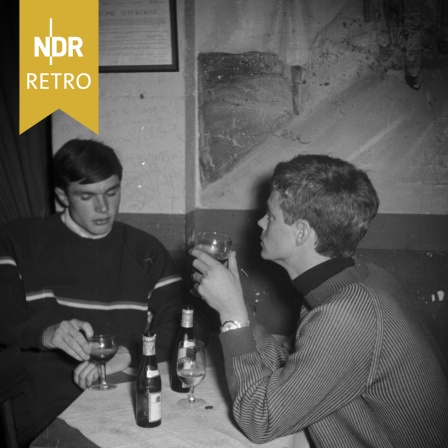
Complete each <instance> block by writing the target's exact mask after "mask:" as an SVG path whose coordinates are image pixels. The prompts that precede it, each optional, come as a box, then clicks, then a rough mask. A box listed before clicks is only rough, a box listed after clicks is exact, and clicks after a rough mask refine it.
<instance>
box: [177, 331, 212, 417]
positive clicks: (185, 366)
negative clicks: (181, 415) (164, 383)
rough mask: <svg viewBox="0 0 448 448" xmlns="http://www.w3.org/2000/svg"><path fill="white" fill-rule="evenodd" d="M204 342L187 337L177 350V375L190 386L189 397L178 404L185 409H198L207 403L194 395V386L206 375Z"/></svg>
mask: <svg viewBox="0 0 448 448" xmlns="http://www.w3.org/2000/svg"><path fill="white" fill-rule="evenodd" d="M205 364H206V363H205V349H204V343H203V342H202V341H199V340H198V339H187V340H185V341H181V342H179V349H178V352H177V363H176V367H177V376H178V377H179V379H180V380H181V381H182V383H183V384H185V386H187V387H188V388H189V392H188V396H187V398H183V399H182V400H179V401H178V402H177V404H178V405H179V406H180V407H182V408H183V409H197V408H198V407H201V406H204V405H205V400H203V399H202V398H196V397H195V396H194V388H195V387H196V386H197V385H198V384H199V383H200V382H201V381H202V380H203V379H204V377H205V367H206V365H205Z"/></svg>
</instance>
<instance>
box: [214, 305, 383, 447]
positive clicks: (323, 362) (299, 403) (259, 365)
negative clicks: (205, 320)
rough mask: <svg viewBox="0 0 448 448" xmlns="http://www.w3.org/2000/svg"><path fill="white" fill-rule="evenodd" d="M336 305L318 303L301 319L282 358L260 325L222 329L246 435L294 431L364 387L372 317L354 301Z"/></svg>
mask: <svg viewBox="0 0 448 448" xmlns="http://www.w3.org/2000/svg"><path fill="white" fill-rule="evenodd" d="M362 299H363V298H362V297H361V298H360V301H361V302H362ZM336 302H337V301H336ZM336 302H335V303H336ZM333 305H334V306H333ZM333 305H330V306H327V307H317V308H315V309H314V310H312V311H311V312H310V313H309V314H308V315H307V316H306V317H305V318H304V319H303V321H302V322H301V324H300V326H299V328H298V330H297V334H296V342H295V351H294V352H293V353H291V354H290V355H289V356H287V357H286V358H285V359H284V361H283V360H282V356H281V355H282V350H281V348H280V347H279V346H278V345H277V344H276V343H275V342H274V340H273V338H272V337H270V336H269V335H267V333H266V332H265V330H264V329H263V328H262V327H261V326H260V325H258V324H257V325H254V326H253V327H249V328H243V329H240V330H234V331H231V332H227V333H224V334H223V335H221V342H222V344H223V347H224V356H225V363H226V376H227V379H228V384H229V389H230V393H231V396H232V399H233V414H234V417H235V419H236V421H237V422H238V424H239V426H240V427H241V429H242V430H243V431H244V432H245V434H246V436H247V437H248V438H249V439H250V440H251V441H253V442H255V443H265V442H268V441H270V440H273V439H275V438H278V437H282V436H286V435H288V434H292V433H295V432H297V431H299V430H301V429H303V428H305V427H307V426H309V425H310V424H313V423H315V422H317V421H319V420H320V419H322V418H323V417H325V416H327V415H329V414H331V413H332V412H334V411H335V410H336V409H338V408H342V407H343V406H345V404H347V403H348V402H350V401H351V400H352V399H353V398H354V397H356V396H359V395H360V394H361V393H362V392H363V390H364V389H365V387H366V386H367V381H368V378H369V371H370V368H371V357H372V352H373V347H374V344H375V341H376V339H375V329H376V328H375V326H374V323H373V319H369V318H366V317H363V316H365V315H366V314H365V310H364V312H361V310H360V309H359V307H358V308H357V307H355V308H351V307H348V306H344V305H342V306H341V305H335V304H333ZM371 315H374V313H373V312H372V313H371Z"/></svg>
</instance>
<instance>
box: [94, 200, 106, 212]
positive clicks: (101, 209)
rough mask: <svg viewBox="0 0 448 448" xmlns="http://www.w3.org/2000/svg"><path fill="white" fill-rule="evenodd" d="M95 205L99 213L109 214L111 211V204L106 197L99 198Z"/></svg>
mask: <svg viewBox="0 0 448 448" xmlns="http://www.w3.org/2000/svg"><path fill="white" fill-rule="evenodd" d="M96 199H97V200H96V204H95V211H96V212H98V213H107V211H108V210H109V203H108V201H107V198H106V197H105V196H97V198H96Z"/></svg>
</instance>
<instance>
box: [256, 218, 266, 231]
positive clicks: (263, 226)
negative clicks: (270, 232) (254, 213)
mask: <svg viewBox="0 0 448 448" xmlns="http://www.w3.org/2000/svg"><path fill="white" fill-rule="evenodd" d="M265 218H266V215H264V216H263V218H261V219H260V220H259V221H258V222H257V224H258V225H259V226H260V227H261V228H262V229H263V230H264V228H265V222H266V219H265Z"/></svg>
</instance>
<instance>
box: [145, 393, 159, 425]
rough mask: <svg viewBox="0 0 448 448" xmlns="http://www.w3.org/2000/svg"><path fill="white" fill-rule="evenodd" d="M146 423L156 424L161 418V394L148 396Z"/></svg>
mask: <svg viewBox="0 0 448 448" xmlns="http://www.w3.org/2000/svg"><path fill="white" fill-rule="evenodd" d="M148 395H149V396H148V421H149V422H157V421H159V420H160V419H161V418H162V394H161V393H160V392H156V393H153V394H148Z"/></svg>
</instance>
